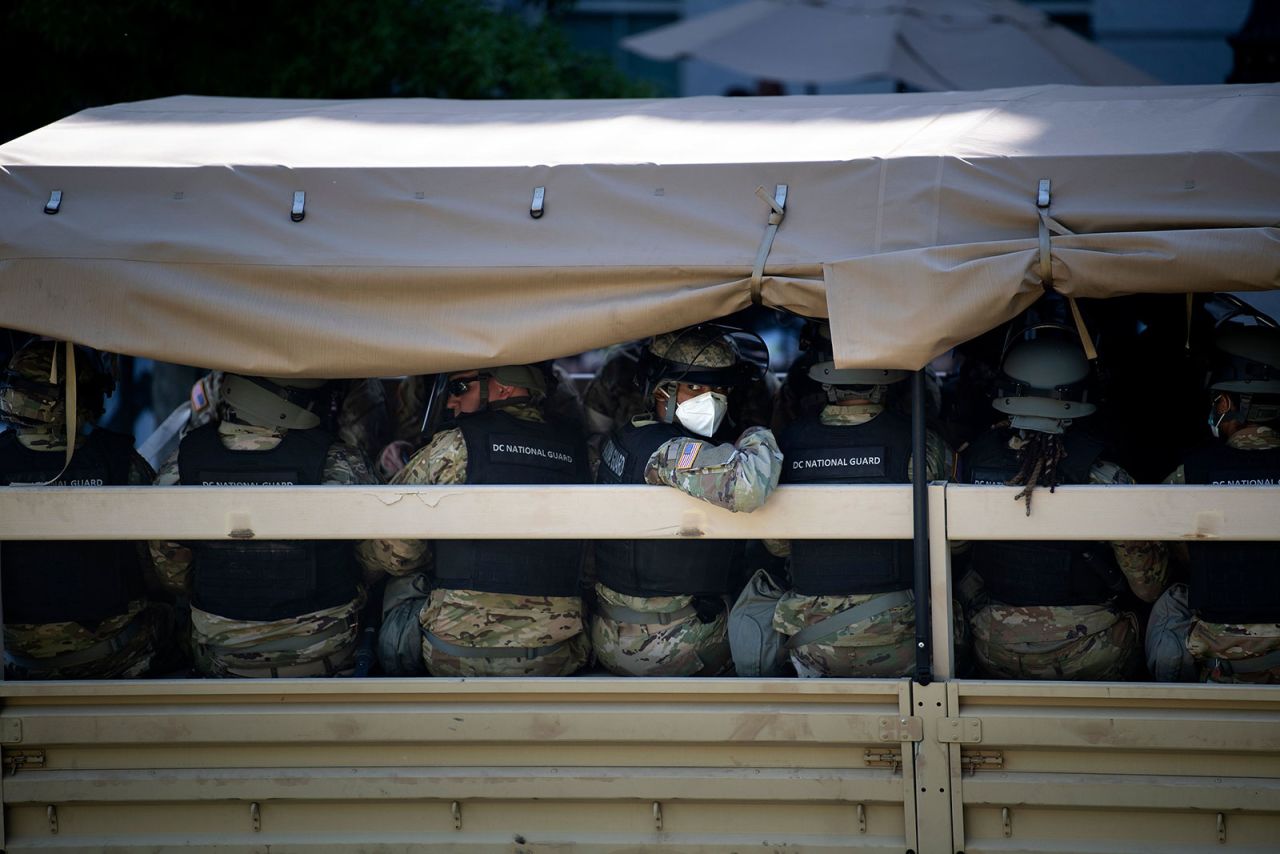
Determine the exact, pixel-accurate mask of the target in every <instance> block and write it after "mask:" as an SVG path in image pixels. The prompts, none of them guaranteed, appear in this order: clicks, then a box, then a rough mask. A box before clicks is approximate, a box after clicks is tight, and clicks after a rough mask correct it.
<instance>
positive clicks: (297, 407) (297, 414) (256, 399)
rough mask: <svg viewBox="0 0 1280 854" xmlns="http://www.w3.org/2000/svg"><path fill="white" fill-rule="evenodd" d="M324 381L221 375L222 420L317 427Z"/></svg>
mask: <svg viewBox="0 0 1280 854" xmlns="http://www.w3.org/2000/svg"><path fill="white" fill-rule="evenodd" d="M328 385H329V381H328V380H308V379H296V378H292V377H247V376H244V375H242V374H231V373H228V374H224V375H223V377H222V385H221V387H220V389H219V393H220V394H221V399H220V400H219V402H218V403H219V406H220V407H221V408H222V412H223V417H224V418H230V419H231V420H234V421H239V422H242V423H244V424H252V425H254V426H257V427H281V428H285V429H290V430H310V429H312V428H313V427H319V426H320V424H321V417H320V415H321V413H322V412H323V410H324V406H325V405H326V404H327V403H328V397H327V395H325V394H324V390H325V389H326V387H327V386H328Z"/></svg>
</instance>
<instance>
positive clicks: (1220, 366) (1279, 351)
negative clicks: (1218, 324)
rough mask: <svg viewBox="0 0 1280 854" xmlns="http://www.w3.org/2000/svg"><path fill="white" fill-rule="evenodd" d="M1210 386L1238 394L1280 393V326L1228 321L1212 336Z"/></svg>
mask: <svg viewBox="0 0 1280 854" xmlns="http://www.w3.org/2000/svg"><path fill="white" fill-rule="evenodd" d="M1213 346H1214V350H1215V351H1216V352H1215V353H1214V358H1213V367H1212V371H1211V373H1210V376H1209V388H1210V389H1213V390H1217V391H1231V392H1237V393H1240V394H1280V329H1277V328H1276V327H1274V326H1244V325H1235V324H1233V325H1230V326H1225V327H1223V328H1221V329H1219V330H1218V332H1217V333H1216V334H1215V335H1214V338H1213Z"/></svg>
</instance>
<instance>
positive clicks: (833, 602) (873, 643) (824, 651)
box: [765, 403, 962, 677]
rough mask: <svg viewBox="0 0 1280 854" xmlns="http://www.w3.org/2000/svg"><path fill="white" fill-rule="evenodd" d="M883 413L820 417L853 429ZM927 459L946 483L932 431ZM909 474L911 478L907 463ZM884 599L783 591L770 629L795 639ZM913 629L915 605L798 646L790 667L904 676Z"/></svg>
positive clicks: (911, 655) (911, 659)
mask: <svg viewBox="0 0 1280 854" xmlns="http://www.w3.org/2000/svg"><path fill="white" fill-rule="evenodd" d="M883 411H884V406H883V405H881V404H879V403H855V404H846V405H837V404H828V405H827V406H825V407H823V409H822V412H821V413H820V415H819V416H818V418H819V421H820V422H821V423H822V424H823V425H825V426H828V427H852V426H858V425H861V424H866V423H867V422H869V421H871V420H872V419H873V418H875V417H876V416H877V415H879V414H880V413H881V412H883ZM925 454H926V465H925V472H926V473H927V477H928V478H929V479H930V480H938V479H941V478H945V477H946V476H947V473H948V472H950V471H951V450H950V449H949V448H948V447H947V446H946V444H945V443H944V442H943V441H942V439H941V437H939V436H938V435H937V434H936V433H934V432H933V431H932V430H930V431H928V432H926V433H925ZM907 471H908V477H910V472H911V471H912V464H911V463H908V467H907ZM765 547H766V548H767V549H769V551H770V552H772V553H773V554H774V555H777V556H779V557H785V556H787V555H789V554H790V553H791V544H790V542H788V541H786V540H765ZM857 547H858V543H857V541H856V540H851V541H849V548H851V549H856V548H857ZM883 595H884V594H880V593H873V594H861V595H851V596H804V595H801V594H799V593H796V592H795V591H793V590H791V591H787V592H786V593H784V594H783V596H782V599H781V600H779V602H778V607H777V609H776V610H775V611H774V614H773V627H774V629H775V630H777V631H778V632H779V633H781V634H784V635H788V636H790V635H794V634H796V633H798V632H799V631H800V630H801V629H803V628H804V627H805V626H809V625H813V624H815V623H820V622H822V621H823V620H825V619H826V618H828V617H830V616H832V615H834V614H838V613H840V612H842V611H847V610H849V609H850V608H856V607H857V606H859V605H862V604H863V603H865V602H869V601H871V600H873V599H877V598H880V597H882V596H883ZM957 622H958V623H960V622H962V621H957ZM915 626H916V621H915V605H914V603H907V604H902V605H896V606H894V607H891V608H889V609H887V610H885V611H881V612H880V613H878V614H872V615H870V616H868V617H867V618H865V619H862V620H858V621H857V622H855V623H853V624H852V625H849V626H846V627H845V628H843V629H840V630H839V631H838V632H837V633H836V634H834V635H832V636H831V637H828V638H825V639H823V640H822V641H821V642H818V643H809V644H804V645H803V646H799V647H796V648H795V649H793V650H792V651H791V662H792V664H794V665H795V668H796V672H797V673H799V674H800V675H801V676H876V677H887V676H908V675H910V674H911V671H912V668H914V666H915V631H916V629H915Z"/></svg>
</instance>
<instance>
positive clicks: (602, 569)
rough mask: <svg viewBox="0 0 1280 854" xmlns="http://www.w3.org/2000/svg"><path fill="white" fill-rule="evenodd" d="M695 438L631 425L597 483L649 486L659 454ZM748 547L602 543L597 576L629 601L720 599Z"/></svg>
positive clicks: (608, 447) (609, 446)
mask: <svg viewBox="0 0 1280 854" xmlns="http://www.w3.org/2000/svg"><path fill="white" fill-rule="evenodd" d="M675 438H683V439H685V440H687V441H689V442H697V441H705V440H699V439H693V438H690V437H689V436H688V435H687V434H685V433H684V432H683V431H682V430H681V429H680V428H679V427H677V426H675V425H674V424H645V425H643V426H641V427H634V426H631V425H627V426H626V427H624V428H623V429H622V430H621V431H618V432H615V433H614V434H613V435H612V436H611V437H610V438H609V441H608V442H606V443H605V446H604V450H603V451H601V454H600V468H599V469H598V471H597V472H596V483H644V482H645V480H644V470H645V466H647V465H648V463H649V458H650V457H651V456H653V452H654V451H656V450H658V448H660V447H661V446H662V445H663V444H664V443H666V442H667V441H669V440H671V439H675ZM741 548H742V544H741V543H739V542H738V541H737V540H598V541H597V542H596V576H597V577H598V578H599V579H600V581H601V583H603V584H604V585H605V586H607V587H609V588H610V589H612V590H616V591H618V592H619V593H623V594H626V595H628V596H697V595H708V596H720V595H723V594H725V593H728V592H730V591H729V587H730V579H731V578H732V576H733V572H734V570H735V562H736V560H737V557H738V555H739V554H740V553H741Z"/></svg>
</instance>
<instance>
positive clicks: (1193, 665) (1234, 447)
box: [1147, 326, 1280, 684]
mask: <svg viewBox="0 0 1280 854" xmlns="http://www.w3.org/2000/svg"><path fill="white" fill-rule="evenodd" d="M1214 349H1215V351H1216V354H1215V364H1214V366H1213V370H1212V373H1211V374H1210V385H1209V427H1210V430H1211V432H1212V433H1213V436H1214V438H1215V439H1217V440H1218V441H1216V442H1212V443H1210V444H1207V445H1205V446H1203V447H1201V448H1198V449H1196V450H1195V451H1193V452H1192V453H1190V454H1188V455H1187V456H1186V457H1185V458H1184V461H1183V464H1182V465H1180V466H1178V468H1177V469H1176V470H1175V471H1174V472H1173V474H1171V475H1170V476H1169V477H1168V478H1166V479H1165V483H1199V484H1213V485H1265V486H1275V485H1276V484H1278V483H1280V424H1278V422H1280V330H1278V329H1276V328H1274V327H1269V326H1234V327H1229V328H1225V329H1222V330H1220V331H1219V332H1218V333H1217V335H1216V337H1215V339H1214ZM1187 553H1188V557H1189V559H1190V570H1191V571H1190V581H1189V583H1188V584H1175V585H1173V586H1172V587H1170V588H1169V589H1168V590H1167V591H1166V592H1165V594H1164V596H1163V597H1162V598H1161V599H1160V601H1159V602H1158V603H1156V606H1155V608H1153V609H1152V612H1151V622H1150V627H1149V628H1150V630H1149V632H1148V635H1147V661H1148V663H1149V664H1150V667H1151V672H1152V674H1153V675H1154V676H1155V677H1156V678H1157V679H1159V680H1161V681H1201V682H1204V681H1211V682H1253V683H1267V684H1274V683H1277V682H1280V576H1277V574H1276V568H1277V565H1278V564H1280V560H1278V558H1280V543H1278V542H1274V541H1271V542H1256V543H1226V542H1223V543H1198V542H1196V543H1188V544H1187Z"/></svg>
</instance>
